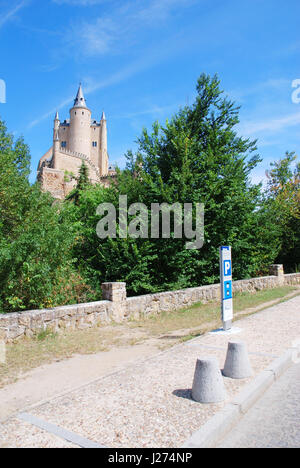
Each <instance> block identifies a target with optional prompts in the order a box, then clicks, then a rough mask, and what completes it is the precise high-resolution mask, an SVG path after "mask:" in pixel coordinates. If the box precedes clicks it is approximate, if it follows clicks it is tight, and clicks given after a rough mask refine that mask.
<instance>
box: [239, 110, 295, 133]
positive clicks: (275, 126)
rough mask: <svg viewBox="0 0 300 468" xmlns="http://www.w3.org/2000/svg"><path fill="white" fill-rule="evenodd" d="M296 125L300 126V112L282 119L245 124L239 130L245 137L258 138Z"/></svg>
mask: <svg viewBox="0 0 300 468" xmlns="http://www.w3.org/2000/svg"><path fill="white" fill-rule="evenodd" d="M296 125H300V112H296V113H293V114H289V115H286V116H285V117H280V118H271V119H264V120H261V121H256V122H253V121H248V122H244V123H243V124H242V125H240V126H239V130H240V131H241V133H242V134H243V135H245V136H256V135H257V134H259V133H261V132H269V133H274V132H279V131H282V130H285V129H286V128H289V127H294V126H296Z"/></svg>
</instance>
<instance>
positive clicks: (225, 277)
mask: <svg viewBox="0 0 300 468" xmlns="http://www.w3.org/2000/svg"><path fill="white" fill-rule="evenodd" d="M220 274H221V300H222V321H223V329H224V331H227V330H230V329H231V327H232V320H233V300H232V261H231V247H229V246H227V247H224V246H223V247H220Z"/></svg>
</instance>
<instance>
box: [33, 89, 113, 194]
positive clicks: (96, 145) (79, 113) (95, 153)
mask: <svg viewBox="0 0 300 468" xmlns="http://www.w3.org/2000/svg"><path fill="white" fill-rule="evenodd" d="M83 161H84V162H85V164H86V165H87V167H88V171H89V179H90V181H91V183H97V184H98V183H101V184H104V185H107V186H108V185H109V184H110V179H109V176H112V177H114V176H115V172H114V170H112V169H110V168H109V163H108V151H107V122H106V117H105V114H104V112H103V113H102V117H101V120H94V119H92V114H91V111H90V109H89V108H88V107H87V104H86V100H85V97H84V94H83V90H82V86H81V84H80V86H79V88H78V91H77V95H76V98H75V100H74V105H73V107H72V108H71V109H70V118H69V119H66V120H63V121H61V120H60V118H59V115H58V112H56V115H55V119H54V126H53V139H52V146H51V148H50V149H49V150H48V151H47V152H46V153H45V154H44V156H43V157H42V158H41V159H40V161H39V165H38V180H39V181H41V183H42V189H43V190H45V191H50V192H51V193H52V194H53V196H54V197H55V198H61V199H63V198H64V197H65V196H66V194H67V193H69V192H70V190H71V189H72V188H73V187H74V186H75V185H76V179H77V177H78V175H79V171H80V167H81V165H82V162H83Z"/></svg>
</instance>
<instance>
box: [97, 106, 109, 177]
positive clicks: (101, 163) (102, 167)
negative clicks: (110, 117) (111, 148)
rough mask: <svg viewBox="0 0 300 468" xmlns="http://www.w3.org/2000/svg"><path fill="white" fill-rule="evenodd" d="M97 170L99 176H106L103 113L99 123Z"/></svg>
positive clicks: (106, 162) (104, 119)
mask: <svg viewBox="0 0 300 468" xmlns="http://www.w3.org/2000/svg"><path fill="white" fill-rule="evenodd" d="M99 169H100V174H101V176H105V175H107V174H108V154H107V124H106V117H105V114H104V112H103V113H102V118H101V122H100V152H99Z"/></svg>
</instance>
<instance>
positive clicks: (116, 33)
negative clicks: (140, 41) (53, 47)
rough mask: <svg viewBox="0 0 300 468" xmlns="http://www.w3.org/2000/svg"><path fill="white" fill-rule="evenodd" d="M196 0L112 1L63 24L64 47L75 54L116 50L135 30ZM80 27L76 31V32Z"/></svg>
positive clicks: (93, 0) (89, 1)
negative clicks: (96, 13)
mask: <svg viewBox="0 0 300 468" xmlns="http://www.w3.org/2000/svg"><path fill="white" fill-rule="evenodd" d="M53 1H55V3H57V4H62V3H68V4H70V5H71V4H72V5H81V6H91V5H96V4H98V3H104V0H103V2H102V1H101V2H97V0H53ZM195 2H196V0H130V1H128V0H127V1H124V2H113V3H112V4H111V5H110V8H109V11H106V10H105V9H104V10H103V11H101V15H99V16H96V17H94V18H93V19H92V20H90V19H86V18H83V19H81V20H80V21H76V22H74V23H72V24H71V25H70V26H69V27H67V28H66V30H65V34H64V49H65V51H66V53H67V54H68V55H69V54H70V50H72V51H73V53H74V54H75V56H80V57H82V56H85V57H86V56H87V57H89V56H95V55H103V54H106V53H112V52H113V53H120V51H122V50H124V47H126V46H132V45H133V44H134V43H135V42H136V40H137V37H138V36H139V34H143V33H144V32H145V31H146V30H147V29H153V28H154V29H155V28H158V27H159V25H160V23H161V22H162V21H166V20H167V19H168V18H169V17H170V16H171V15H172V13H173V12H174V13H178V12H179V11H182V10H183V9H184V8H186V7H188V6H191V5H193V4H194V3H195ZM78 31H80V34H78Z"/></svg>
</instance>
